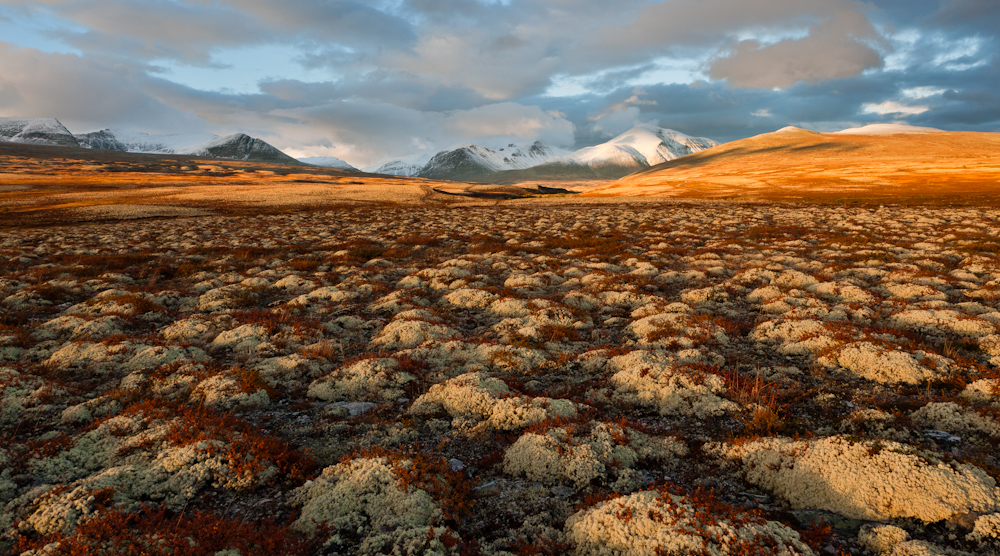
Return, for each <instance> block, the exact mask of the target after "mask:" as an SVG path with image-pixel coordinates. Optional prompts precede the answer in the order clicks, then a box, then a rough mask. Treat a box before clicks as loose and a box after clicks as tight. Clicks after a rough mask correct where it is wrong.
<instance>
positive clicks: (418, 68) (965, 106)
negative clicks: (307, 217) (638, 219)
mask: <svg viewBox="0 0 1000 556" xmlns="http://www.w3.org/2000/svg"><path fill="white" fill-rule="evenodd" d="M998 34H1000V2H998V0H873V1H871V2H859V1H854V0H659V1H656V0H615V1H608V0H370V1H367V2H363V1H355V0H30V1H25V0H0V116H18V117H54V118H58V119H59V120H60V121H61V122H62V123H63V124H64V125H66V126H67V127H68V128H69V129H70V130H71V131H73V132H74V133H81V132H88V131H95V130H99V129H104V128H113V129H114V128H128V129H137V130H140V131H145V132H147V133H193V132H211V133H216V134H220V135H222V134H228V133H235V132H243V133H247V134H250V135H253V136H255V137H260V138H262V139H264V140H266V141H268V142H270V143H271V144H273V145H274V146H276V147H278V148H280V149H282V150H284V151H285V152H287V153H289V154H291V155H292V156H296V157H305V156H335V157H338V158H341V159H343V160H346V161H347V162H349V163H351V164H354V165H355V166H358V167H363V166H366V165H370V164H374V163H378V162H382V161H386V160H390V159H394V158H399V157H404V156H409V155H418V154H423V153H430V154H433V153H436V152H438V151H440V150H443V149H446V148H451V147H454V146H457V145H459V144H463V143H469V142H474V143H478V144H482V145H485V146H490V147H499V146H503V145H506V144H508V143H518V144H528V143H531V142H534V141H536V140H542V141H545V142H546V143H549V144H551V145H554V146H558V147H563V148H568V149H573V148H581V147H585V146H589V145H594V144H597V143H601V142H604V141H606V140H608V139H610V138H612V137H614V136H615V135H617V134H619V133H621V132H623V131H626V130H628V129H629V128H631V127H633V126H634V125H636V124H638V123H652V124H656V125H659V126H662V127H666V128H670V129H675V130H678V131H681V132H684V133H687V134H689V135H695V136H701V137H709V138H712V139H715V140H717V141H721V142H725V141H732V140H735V139H740V138H743V137H748V136H752V135H756V134H759V133H765V132H769V131H774V130H776V129H779V128H781V127H784V126H786V125H796V126H799V127H804V128H807V129H813V130H816V131H835V130H839V129H843V128H847V127H853V126H857V125H864V124H868V123H888V122H894V123H896V122H898V123H908V124H912V125H920V126H931V127H937V128H941V129H947V130H971V131H990V132H997V131H1000V37H998Z"/></svg>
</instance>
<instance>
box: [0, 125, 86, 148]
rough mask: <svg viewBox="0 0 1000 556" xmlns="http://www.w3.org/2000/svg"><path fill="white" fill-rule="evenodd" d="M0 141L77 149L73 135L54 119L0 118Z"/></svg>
mask: <svg viewBox="0 0 1000 556" xmlns="http://www.w3.org/2000/svg"><path fill="white" fill-rule="evenodd" d="M0 141H5V142H10V143H30V144H34V145H55V146H58V147H79V146H80V143H79V142H77V140H76V138H75V137H73V134H72V133H70V132H69V130H68V129H66V127H65V126H63V125H62V123H60V122H59V120H57V119H55V118H0Z"/></svg>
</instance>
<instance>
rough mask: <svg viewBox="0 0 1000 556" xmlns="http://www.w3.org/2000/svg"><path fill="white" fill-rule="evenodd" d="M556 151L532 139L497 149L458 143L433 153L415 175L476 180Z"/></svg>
mask: <svg viewBox="0 0 1000 556" xmlns="http://www.w3.org/2000/svg"><path fill="white" fill-rule="evenodd" d="M562 152H565V151H562ZM559 153H560V151H558V150H556V149H554V148H553V147H550V146H548V145H546V144H545V143H542V142H541V141H536V142H535V143H533V144H532V145H531V146H530V147H521V146H518V145H515V144H513V143H512V144H510V145H507V146H506V147H504V148H502V149H498V150H493V149H489V148H486V147H482V146H479V145H462V146H461V147H458V148H457V149H453V150H450V151H444V152H440V153H438V154H436V155H434V156H433V157H432V158H431V159H430V160H429V161H428V162H427V164H426V165H424V167H423V168H422V169H421V170H420V172H419V173H418V174H417V175H418V176H420V177H422V178H434V179H449V180H477V179H482V178H485V177H487V176H489V175H490V174H494V173H496V172H502V171H507V170H524V169H526V168H531V167H532V166H537V165H538V164H541V163H542V162H545V161H546V160H548V159H550V158H552V157H553V156H557V155H558V154H559Z"/></svg>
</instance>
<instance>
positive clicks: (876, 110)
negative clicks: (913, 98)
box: [861, 100, 931, 116]
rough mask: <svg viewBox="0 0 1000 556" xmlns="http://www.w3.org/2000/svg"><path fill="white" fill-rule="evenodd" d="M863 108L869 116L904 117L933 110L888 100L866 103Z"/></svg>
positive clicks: (928, 107) (927, 107)
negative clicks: (898, 115) (893, 115)
mask: <svg viewBox="0 0 1000 556" xmlns="http://www.w3.org/2000/svg"><path fill="white" fill-rule="evenodd" d="M861 108H862V110H863V111H864V112H867V113H869V114H881V115H886V114H902V115H904V116H914V115H916V114H923V113H924V112H927V111H928V110H930V109H931V107H930V106H907V105H905V104H900V103H898V102H896V101H893V100H887V101H885V102H880V103H878V104H874V103H865V104H864V105H863V106H862V107H861Z"/></svg>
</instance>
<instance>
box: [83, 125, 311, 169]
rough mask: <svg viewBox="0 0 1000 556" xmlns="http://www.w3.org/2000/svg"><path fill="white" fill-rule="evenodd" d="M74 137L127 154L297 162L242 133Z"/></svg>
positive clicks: (99, 133)
mask: <svg viewBox="0 0 1000 556" xmlns="http://www.w3.org/2000/svg"><path fill="white" fill-rule="evenodd" d="M76 139H77V141H78V142H79V144H80V146H82V147H85V148H89V149H103V150H109V151H122V152H130V153H150V154H181V155H191V156H204V157H210V158H224V159H229V160H254V161H258V162H281V163H284V164H296V163H298V161H296V160H295V159H294V158H292V157H290V156H288V155H286V154H285V153H283V152H281V151H279V150H278V149H276V148H274V147H272V146H271V145H270V144H268V143H267V142H266V141H263V140H261V139H256V138H253V137H250V136H249V135H246V134H244V133H235V134H233V135H227V136H225V137H219V136H218V135H212V134H210V133H188V134H178V135H149V134H147V133H142V132H141V131H134V130H122V129H104V130H101V131H95V132H92V133H84V134H81V135H77V136H76Z"/></svg>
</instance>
